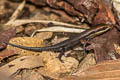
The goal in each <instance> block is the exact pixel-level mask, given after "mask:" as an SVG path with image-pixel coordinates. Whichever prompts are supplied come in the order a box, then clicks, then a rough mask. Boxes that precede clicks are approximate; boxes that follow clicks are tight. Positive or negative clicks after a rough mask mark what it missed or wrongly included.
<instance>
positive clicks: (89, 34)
mask: <svg viewBox="0 0 120 80" xmlns="http://www.w3.org/2000/svg"><path fill="white" fill-rule="evenodd" d="M109 29H110V27H109V25H100V26H97V27H94V28H91V29H89V30H86V31H84V32H82V33H80V34H79V35H78V36H76V37H74V38H70V39H67V40H64V41H62V42H60V43H58V44H55V45H52V46H47V47H27V46H21V45H16V44H12V43H8V42H3V43H5V44H8V45H11V46H14V47H18V48H21V49H25V50H30V51H36V52H39V51H55V52H60V54H59V55H58V58H59V60H61V57H62V56H63V55H64V52H66V51H68V50H70V49H71V48H72V47H74V46H76V45H77V44H79V43H80V40H83V39H85V40H87V39H91V38H94V37H96V36H98V35H100V34H102V33H104V32H107V31H108V30H109Z"/></svg>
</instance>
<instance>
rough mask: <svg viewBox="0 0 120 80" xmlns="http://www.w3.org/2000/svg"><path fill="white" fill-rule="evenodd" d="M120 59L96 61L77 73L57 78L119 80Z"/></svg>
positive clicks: (65, 79)
mask: <svg viewBox="0 0 120 80" xmlns="http://www.w3.org/2000/svg"><path fill="white" fill-rule="evenodd" d="M119 66H120V59H118V60H109V61H105V62H101V63H98V64H96V65H93V66H91V67H89V68H88V69H86V70H84V71H83V72H81V73H79V74H78V75H79V76H68V77H67V78H64V79H59V80H68V79H70V80H120V77H119V76H120V67H119Z"/></svg>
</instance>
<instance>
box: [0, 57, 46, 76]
mask: <svg viewBox="0 0 120 80" xmlns="http://www.w3.org/2000/svg"><path fill="white" fill-rule="evenodd" d="M40 66H44V64H43V62H42V59H41V57H40V56H23V57H20V58H18V59H15V60H13V61H11V62H10V63H8V64H6V65H4V66H2V67H0V71H2V72H4V73H6V74H7V75H8V76H11V75H12V74H14V73H15V72H17V71H18V70H20V69H33V68H37V67H40Z"/></svg>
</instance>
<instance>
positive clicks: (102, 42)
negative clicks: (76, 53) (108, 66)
mask: <svg viewBox="0 0 120 80" xmlns="http://www.w3.org/2000/svg"><path fill="white" fill-rule="evenodd" d="M110 27H112V26H110ZM119 34H120V32H119V31H118V30H117V29H116V28H115V27H113V28H112V29H111V30H110V31H108V32H106V33H104V34H102V35H100V36H99V37H95V38H94V39H92V40H91V41H90V42H91V43H92V44H91V45H90V46H89V47H88V48H87V49H88V50H91V49H94V52H95V58H96V60H97V62H101V61H104V60H111V59H112V57H111V56H110V55H109V54H110V53H113V54H114V56H115V57H116V58H119V57H120V55H119V54H117V53H116V52H115V48H114V44H119V43H120V35H119Z"/></svg>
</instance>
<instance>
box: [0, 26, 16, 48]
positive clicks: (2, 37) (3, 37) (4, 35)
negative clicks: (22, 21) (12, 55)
mask: <svg viewBox="0 0 120 80" xmlns="http://www.w3.org/2000/svg"><path fill="white" fill-rule="evenodd" d="M15 35H16V29H15V28H9V29H7V30H3V31H1V32H0V50H1V49H4V48H5V47H6V44H3V43H1V42H3V41H5V42H8V41H9V40H10V39H11V38H12V37H14V36H15Z"/></svg>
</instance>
